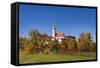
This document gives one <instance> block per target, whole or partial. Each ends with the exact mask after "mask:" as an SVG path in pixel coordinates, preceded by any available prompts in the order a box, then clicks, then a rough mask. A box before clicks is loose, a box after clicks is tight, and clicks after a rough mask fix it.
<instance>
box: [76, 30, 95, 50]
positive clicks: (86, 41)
mask: <svg viewBox="0 0 100 68" xmlns="http://www.w3.org/2000/svg"><path fill="white" fill-rule="evenodd" d="M92 42H93V41H92V36H91V34H90V33H88V32H83V33H81V34H80V36H79V38H78V46H79V48H80V50H81V51H90V48H91V45H92Z"/></svg>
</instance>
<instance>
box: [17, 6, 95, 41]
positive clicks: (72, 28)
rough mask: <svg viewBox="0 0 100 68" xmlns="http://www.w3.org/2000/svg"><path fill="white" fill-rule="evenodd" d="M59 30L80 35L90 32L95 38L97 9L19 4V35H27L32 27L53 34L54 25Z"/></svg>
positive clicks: (76, 35)
mask: <svg viewBox="0 0 100 68" xmlns="http://www.w3.org/2000/svg"><path fill="white" fill-rule="evenodd" d="M53 24H55V25H56V29H57V32H64V34H65V35H69V34H70V35H73V36H75V37H78V36H79V34H80V33H82V32H90V33H91V34H92V36H93V39H94V40H95V35H96V9H94V8H78V7H74V8H73V7H56V6H39V5H38V6H37V5H26V4H25V5H24V4H20V5H19V35H20V36H27V35H28V32H29V31H30V30H32V29H37V30H38V31H39V32H41V33H46V34H48V35H50V36H51V35H52V25H53Z"/></svg>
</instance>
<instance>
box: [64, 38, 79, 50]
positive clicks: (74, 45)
mask: <svg viewBox="0 0 100 68" xmlns="http://www.w3.org/2000/svg"><path fill="white" fill-rule="evenodd" d="M65 41H66V45H67V47H68V49H73V48H78V47H77V42H76V39H75V38H73V37H67V38H66V40H65Z"/></svg>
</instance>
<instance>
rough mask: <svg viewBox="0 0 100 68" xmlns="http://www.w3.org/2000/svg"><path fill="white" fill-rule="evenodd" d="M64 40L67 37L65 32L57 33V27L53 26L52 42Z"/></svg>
mask: <svg viewBox="0 0 100 68" xmlns="http://www.w3.org/2000/svg"><path fill="white" fill-rule="evenodd" d="M63 39H65V35H64V33H63V32H60V33H58V32H56V27H55V25H53V26H52V40H58V41H59V42H61V41H62V40H63Z"/></svg>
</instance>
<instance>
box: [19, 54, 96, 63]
mask: <svg viewBox="0 0 100 68" xmlns="http://www.w3.org/2000/svg"><path fill="white" fill-rule="evenodd" d="M95 59H96V55H95V53H93V52H92V53H80V54H74V55H73V54H62V55H61V54H52V55H50V54H48V55H47V54H30V55H19V63H20V64H27V63H42V62H57V61H77V60H95Z"/></svg>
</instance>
